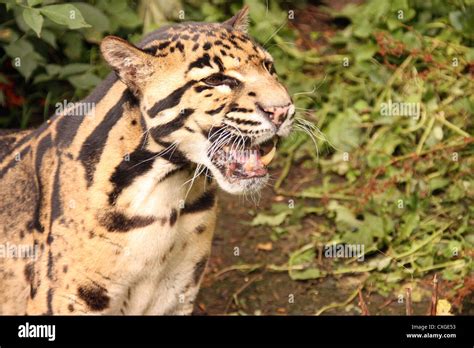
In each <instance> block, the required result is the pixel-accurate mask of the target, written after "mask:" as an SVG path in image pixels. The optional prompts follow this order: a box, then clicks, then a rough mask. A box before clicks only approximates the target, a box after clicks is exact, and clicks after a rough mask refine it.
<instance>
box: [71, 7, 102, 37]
mask: <svg viewBox="0 0 474 348" xmlns="http://www.w3.org/2000/svg"><path fill="white" fill-rule="evenodd" d="M72 5H74V6H76V7H77V8H78V9H79V11H81V14H82V15H83V16H84V17H85V18H87V23H89V24H90V25H91V26H92V28H91V29H88V30H94V31H97V32H99V33H103V32H105V31H109V30H110V21H109V18H107V16H106V15H105V14H104V12H102V11H101V10H99V9H98V8H96V7H94V6H92V5H89V4H86V3H83V2H75V3H73V4H72Z"/></svg>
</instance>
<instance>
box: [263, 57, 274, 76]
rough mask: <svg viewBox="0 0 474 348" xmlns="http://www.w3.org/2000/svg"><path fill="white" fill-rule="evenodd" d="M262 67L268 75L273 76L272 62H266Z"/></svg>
mask: <svg viewBox="0 0 474 348" xmlns="http://www.w3.org/2000/svg"><path fill="white" fill-rule="evenodd" d="M263 67H264V68H265V70H266V71H268V72H269V73H270V74H275V73H276V71H275V67H274V66H273V62H272V61H270V60H266V61H264V62H263Z"/></svg>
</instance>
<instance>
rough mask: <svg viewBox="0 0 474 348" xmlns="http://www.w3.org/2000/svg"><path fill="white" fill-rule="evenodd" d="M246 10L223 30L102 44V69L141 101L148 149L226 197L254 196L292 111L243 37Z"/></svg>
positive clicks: (180, 31)
mask: <svg viewBox="0 0 474 348" xmlns="http://www.w3.org/2000/svg"><path fill="white" fill-rule="evenodd" d="M247 17H248V8H244V9H242V10H241V11H240V12H239V13H237V14H236V15H235V16H234V17H232V18H231V19H229V20H227V21H225V22H223V23H183V24H178V25H174V26H170V27H167V28H162V29H160V30H158V31H156V32H154V33H151V34H150V35H149V36H148V37H146V38H145V39H144V40H143V41H142V43H140V44H139V45H138V47H135V46H133V45H131V44H130V43H128V42H127V41H124V40H122V39H120V38H117V37H112V36H108V37H106V38H104V40H103V41H102V44H101V50H102V53H103V55H104V57H105V59H106V61H107V62H108V63H109V64H110V65H111V67H112V68H113V69H114V70H115V71H116V72H117V74H118V76H119V77H120V79H121V80H122V81H123V82H124V83H125V84H126V85H127V86H128V88H129V89H130V90H131V91H133V93H134V94H135V95H136V96H137V97H138V99H139V101H140V110H141V112H142V115H143V117H144V121H145V123H146V127H147V130H148V133H149V135H150V138H151V141H153V142H155V145H157V146H158V145H159V146H161V148H162V147H163V146H164V147H169V148H170V151H180V152H181V153H182V154H183V155H184V156H185V157H186V158H187V159H188V160H189V161H191V162H194V163H196V164H197V165H198V168H199V169H200V168H202V169H203V170H205V169H208V170H210V172H211V173H212V175H213V176H214V177H215V178H216V180H217V182H218V184H219V185H220V186H221V187H222V188H223V189H224V190H226V191H228V192H230V193H242V192H248V191H257V190H259V189H260V188H262V187H263V186H264V185H265V184H266V183H267V181H268V177H269V175H268V171H267V165H268V164H269V163H270V161H271V160H272V158H273V157H274V155H275V146H276V143H277V141H278V139H279V137H283V136H286V135H288V133H289V132H290V130H291V127H292V119H293V116H294V111H295V108H294V105H293V102H292V100H291V97H290V96H289V94H288V91H287V90H286V88H285V87H284V86H283V85H282V84H281V83H280V82H279V81H278V78H277V74H276V72H275V69H274V67H273V59H272V57H271V56H270V54H269V53H268V52H267V51H266V50H265V49H263V48H262V47H261V46H260V45H259V44H257V43H256V42H255V41H253V40H252V39H251V38H250V37H249V36H248V35H247V31H246V30H247V23H248V18H247Z"/></svg>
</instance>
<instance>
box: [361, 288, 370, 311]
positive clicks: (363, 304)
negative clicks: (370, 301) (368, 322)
mask: <svg viewBox="0 0 474 348" xmlns="http://www.w3.org/2000/svg"><path fill="white" fill-rule="evenodd" d="M359 307H360V309H361V310H362V315H370V313H369V308H368V307H367V304H366V303H365V301H364V296H362V289H360V288H359Z"/></svg>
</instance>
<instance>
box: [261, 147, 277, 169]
mask: <svg viewBox="0 0 474 348" xmlns="http://www.w3.org/2000/svg"><path fill="white" fill-rule="evenodd" d="M275 153H276V147H275V146H274V147H273V148H272V149H271V150H270V152H269V153H267V154H266V155H265V156H262V157H260V162H262V163H263V165H264V166H266V165H268V164H269V163H270V162H271V161H272V159H273V157H275Z"/></svg>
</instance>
